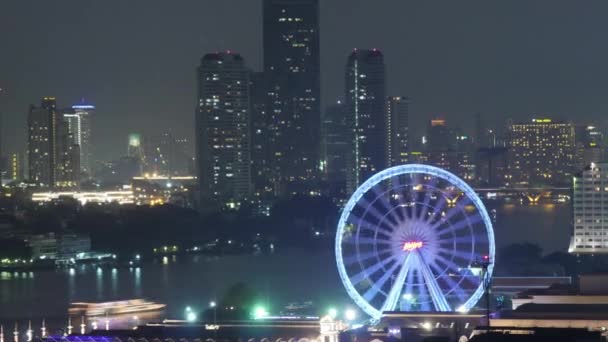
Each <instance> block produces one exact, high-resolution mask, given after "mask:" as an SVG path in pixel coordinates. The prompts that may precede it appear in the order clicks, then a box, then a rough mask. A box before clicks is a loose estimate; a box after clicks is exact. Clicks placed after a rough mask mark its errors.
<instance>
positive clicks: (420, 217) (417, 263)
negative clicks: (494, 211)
mask: <svg viewBox="0 0 608 342" xmlns="http://www.w3.org/2000/svg"><path fill="white" fill-rule="evenodd" d="M402 175H414V176H413V179H412V182H411V183H408V184H406V185H407V186H409V187H412V189H413V190H412V192H420V193H422V194H424V196H425V198H424V201H420V202H419V201H418V200H417V199H403V201H401V200H400V201H401V202H400V203H401V204H400V206H401V208H405V209H404V210H410V211H413V209H410V208H412V206H413V207H414V208H422V209H421V210H420V211H419V212H415V213H414V214H411V213H410V214H408V215H410V216H408V217H409V218H412V215H413V216H415V217H413V218H414V219H416V220H417V221H416V222H418V223H419V224H420V225H421V226H420V227H418V228H411V230H408V231H406V232H407V233H408V234H411V235H416V236H413V238H415V240H416V241H418V239H420V241H423V240H424V239H425V238H429V239H430V240H431V242H433V241H435V242H436V241H444V240H447V239H448V238H447V237H444V236H448V234H447V233H449V236H454V234H453V233H454V232H455V231H458V230H461V229H465V228H469V227H471V226H473V225H476V224H478V223H479V224H483V226H481V227H483V228H482V229H483V233H482V232H479V233H475V234H474V233H473V231H470V232H469V233H467V234H465V236H464V237H461V236H458V238H456V237H452V238H450V239H451V240H450V241H452V242H453V243H454V244H457V243H460V244H461V243H463V242H467V241H473V245H476V244H477V241H479V243H484V247H486V246H487V249H488V251H487V252H488V257H489V259H490V260H492V263H491V264H490V265H489V266H488V270H487V273H486V274H485V278H486V279H489V278H490V277H491V275H492V271H493V268H494V260H495V242H494V231H493V228H492V223H491V220H490V217H489V215H488V213H487V211H486V209H485V206H484V205H483V203H482V202H481V200H480V199H479V197H478V196H477V194H476V193H475V191H474V190H473V189H472V188H471V187H470V186H469V185H468V184H466V183H465V182H464V181H463V180H461V179H460V178H458V177H457V176H455V175H454V174H452V173H450V172H448V171H445V170H442V169H440V168H437V167H433V166H429V165H421V164H407V165H400V166H395V167H392V168H389V169H386V170H384V171H381V172H379V173H377V174H375V175H374V176H372V177H371V178H369V179H368V180H367V181H366V182H364V183H363V184H362V185H361V186H360V187H359V188H358V189H357V190H356V191H355V193H354V194H353V195H352V196H351V198H350V199H349V201H348V202H347V203H346V205H345V207H344V210H343V211H342V214H341V216H340V220H339V223H338V230H337V235H336V243H335V253H336V260H337V264H338V272H339V275H340V279H341V280H342V283H343V284H344V286H345V288H346V291H347V293H348V294H349V296H350V297H351V298H352V299H353V300H354V302H355V303H356V304H357V305H358V306H359V307H360V308H361V309H362V310H363V311H364V312H365V313H367V314H368V315H369V316H371V317H372V318H373V319H375V320H377V319H379V318H380V317H381V316H382V311H385V310H386V311H389V310H395V309H396V308H398V307H399V304H398V303H399V302H400V299H405V300H404V302H402V304H401V305H403V306H404V307H405V308H406V309H408V310H409V309H410V308H411V306H412V305H413V304H417V305H420V308H421V309H422V310H432V308H431V307H432V306H434V308H435V310H437V311H468V310H470V309H471V308H473V307H474V306H475V304H476V303H477V302H478V301H479V299H481V297H482V296H483V293H484V286H483V283H484V282H483V281H480V283H479V285H478V286H477V288H476V289H475V288H473V289H474V292H473V293H472V294H471V292H468V293H467V292H466V291H464V290H463V288H462V287H460V284H459V282H456V281H455V280H453V279H451V278H450V276H446V275H445V274H444V273H442V274H439V275H437V274H438V273H439V272H438V271H437V269H438V266H437V265H436V264H434V263H433V262H429V260H438V261H440V262H441V263H443V264H445V265H447V266H446V267H449V268H455V266H458V263H456V262H454V261H453V259H452V260H448V259H446V258H445V257H444V256H442V254H443V255H450V254H449V253H452V255H453V257H455V258H461V259H462V258H465V257H468V258H470V257H471V256H472V255H475V253H479V252H478V250H477V249H473V250H471V251H463V250H460V249H458V250H457V249H454V250H451V249H450V250H447V249H446V248H445V247H444V246H441V245H439V244H435V245H433V244H432V243H431V244H429V246H428V248H427V245H426V244H421V245H420V248H416V249H411V250H403V246H404V245H403V240H401V241H399V243H397V242H395V241H396V239H395V238H394V237H393V236H392V235H391V234H392V233H393V232H394V231H397V228H394V229H393V228H391V230H389V231H388V233H387V232H386V231H383V232H381V234H385V236H388V237H387V238H385V240H384V241H382V239H379V238H377V237H369V236H370V235H363V236H359V235H360V234H359V229H361V230H365V229H367V230H368V231H370V232H374V231H375V232H376V233H375V234H378V227H379V226H380V223H378V222H374V223H370V222H369V221H366V220H365V215H367V214H369V216H370V217H376V218H378V217H380V218H382V220H386V222H387V223H386V224H389V225H395V224H396V223H395V221H399V220H395V217H396V212H391V210H389V209H387V208H393V205H392V204H391V202H390V200H388V199H387V198H388V196H386V195H388V194H389V191H390V189H391V187H393V188H394V187H396V185H395V183H399V181H400V179H399V176H402ZM429 176H430V177H429ZM416 177H418V178H416ZM423 179H424V180H429V179H431V181H428V182H424V181H422V180H423ZM437 180H441V181H443V182H445V183H448V184H449V185H451V186H453V187H454V188H455V189H457V191H459V192H461V193H462V194H463V197H462V198H461V199H458V201H457V202H456V201H455V200H454V201H453V202H454V203H452V205H448V206H446V204H447V199H446V196H447V195H445V196H441V195H440V196H437V197H438V198H435V197H433V201H434V202H431V198H430V197H431V195H432V194H433V192H435V193H439V194H442V193H444V192H443V191H442V190H443V189H441V188H438V187H436V185H437V184H436V181H437ZM387 181H388V182H391V184H392V185H391V186H389V190H386V188H384V187H381V186H378V187H376V186H377V185H378V184H381V183H382V182H387ZM402 185H403V184H402ZM418 187H419V188H418ZM425 189H426V190H425ZM428 189H431V190H430V191H429V190H428ZM366 194H372V195H373V196H375V199H374V200H373V201H370V199H369V198H370V197H371V196H369V195H368V196H365V195H366ZM450 198H453V197H450ZM376 200H377V201H378V202H376V203H377V204H378V205H377V207H385V208H383V209H385V210H387V212H383V211H382V210H379V209H378V208H377V207H376V206H375V205H373V202H374V201H376ZM451 202H452V201H451ZM408 205H409V207H407V206H408ZM404 206H405V207H404ZM473 206H474V208H475V209H476V211H475V215H469V214H466V215H464V208H465V207H467V208H468V207H473ZM355 207H358V208H362V209H363V210H361V211H364V212H363V213H361V211H359V212H358V213H356V214H355V213H353V210H354V209H355ZM427 207H429V208H430V209H429V208H427ZM444 209H445V210H444ZM351 214H352V215H353V216H352V217H353V218H354V220H355V221H354V222H355V223H353V221H350V222H349V218H351ZM461 214H463V215H464V218H460V221H457V222H451V220H452V219H453V218H454V220H455V221H456V219H457V218H459V216H458V215H461ZM403 222H404V221H401V223H403ZM443 222H449V224H447V225H445V226H442V224H443ZM355 227H356V228H355ZM439 227H443V228H441V231H438V229H439ZM411 231H414V233H411ZM433 234H435V235H433ZM345 236H348V239H345V238H344V237H345ZM354 236H356V238H354ZM391 238H393V240H391ZM407 238H408V240H405V241H410V240H409V238H412V237H411V236H410V237H407ZM343 239H344V240H343ZM433 239H434V240H433ZM467 239H468V240H467ZM344 241H345V242H344ZM390 241H393V242H390ZM411 241H414V240H411ZM343 242H344V243H351V244H355V245H357V246H360V245H362V244H363V245H368V246H373V245H375V246H376V247H378V246H379V244H380V247H382V244H388V245H389V247H384V248H387V249H384V250H385V251H386V250H388V251H389V252H385V253H388V254H385V255H384V256H383V257H382V258H378V253H379V252H378V249H374V251H372V252H357V254H356V255H355V256H354V257H353V256H351V255H347V256H344V254H343ZM391 243H392V245H391ZM390 246H397V247H396V248H395V250H398V251H399V252H398V253H397V252H393V249H391V248H393V247H390ZM416 246H418V245H416ZM376 247H375V248H376ZM448 252H449V253H448ZM446 253H447V254H446ZM410 256H411V257H410ZM426 257H428V259H427V258H426ZM373 258H375V259H376V260H375V261H374V262H375V264H374V263H371V260H370V259H373ZM362 260H363V261H365V262H366V266H365V267H363V265H361V268H357V269H356V271H357V272H358V273H356V274H349V273H348V272H347V270H346V266H345V263H346V264H347V265H349V266H350V265H353V263H355V262H359V263H361V261H362ZM367 260H370V262H368V261H367ZM359 270H360V272H359ZM410 270H413V271H415V272H413V271H412V272H410ZM379 272H381V273H379ZM395 273H398V276H397V277H394V276H393V274H395ZM414 273H415V274H416V277H417V278H419V280H418V281H420V279H423V280H424V281H423V283H424V285H423V286H420V289H419V293H418V294H417V295H416V298H430V299H432V302H430V303H429V301H428V300H427V301H426V302H425V301H421V302H420V303H415V302H416V301H414V300H409V299H410V296H413V295H412V289H413V287H412V283H413V282H414V280H413V278H414ZM373 274H378V275H377V277H380V278H377V279H376V280H372V278H370V276H371V275H373ZM438 277H441V278H440V279H442V280H443V284H449V286H450V288H451V291H450V292H451V293H450V292H446V291H447V290H446V289H444V288H442V286H440V285H439V284H440V283H439V282H438V279H439V278H438ZM365 279H368V280H367V281H369V282H371V283H370V285H371V286H369V287H368V288H367V289H366V291H365V292H364V293H363V292H362V293H359V291H357V289H356V288H355V285H356V284H357V283H358V282H360V281H363V280H365ZM389 280H390V281H391V283H390V284H391V291H389V292H388V293H387V292H386V291H385V290H383V288H385V286H386V285H387V284H388V281H389ZM394 284H397V285H396V286H395V285H394ZM404 285H405V286H404ZM473 289H472V290H471V291H473ZM404 293H405V295H404ZM378 294H382V295H383V296H386V300H385V301H384V304H383V305H382V307H379V306H374V305H375V304H374V305H372V304H371V300H372V299H374V298H375V297H376V295H378ZM448 295H450V296H452V298H457V300H458V302H457V303H456V304H455V305H453V307H452V305H451V304H450V302H449V301H448ZM404 296H406V298H404ZM451 300H453V299H450V301H451Z"/></svg>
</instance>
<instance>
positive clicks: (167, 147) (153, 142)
mask: <svg viewBox="0 0 608 342" xmlns="http://www.w3.org/2000/svg"><path fill="white" fill-rule="evenodd" d="M172 147H173V136H172V135H171V133H167V132H165V133H162V134H155V135H146V136H144V139H143V151H144V173H147V174H155V175H163V176H168V175H170V174H171V157H170V156H171V149H172Z"/></svg>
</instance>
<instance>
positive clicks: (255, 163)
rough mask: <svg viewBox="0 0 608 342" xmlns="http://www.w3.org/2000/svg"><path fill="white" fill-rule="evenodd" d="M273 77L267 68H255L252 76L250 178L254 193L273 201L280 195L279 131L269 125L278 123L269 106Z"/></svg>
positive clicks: (259, 197)
mask: <svg viewBox="0 0 608 342" xmlns="http://www.w3.org/2000/svg"><path fill="white" fill-rule="evenodd" d="M269 81H270V77H268V74H267V73H265V72H252V73H251V80H250V95H251V179H252V182H253V194H254V197H256V198H258V199H260V200H264V201H271V200H272V199H273V198H275V197H276V196H277V195H279V194H278V193H277V192H276V191H277V190H278V186H275V180H276V179H275V178H274V177H275V175H274V174H273V166H275V165H276V163H275V162H274V158H273V155H272V154H273V147H274V146H275V145H274V144H275V143H276V138H277V135H276V134H275V132H272V134H271V131H270V128H271V127H273V128H276V127H277V126H276V125H275V124H273V123H271V122H270V112H269V110H268V108H269V106H271V105H272V94H271V93H270V92H269V89H270V85H269Z"/></svg>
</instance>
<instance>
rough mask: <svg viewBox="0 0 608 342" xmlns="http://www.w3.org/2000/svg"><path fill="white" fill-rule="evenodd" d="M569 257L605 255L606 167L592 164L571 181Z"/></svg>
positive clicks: (607, 236)
mask: <svg viewBox="0 0 608 342" xmlns="http://www.w3.org/2000/svg"><path fill="white" fill-rule="evenodd" d="M573 195H574V198H573V201H572V205H573V214H574V234H573V236H572V239H571V242H570V248H569V249H568V250H569V252H570V253H576V254H579V253H607V252H608V163H597V164H596V163H591V164H590V165H589V166H588V167H586V168H585V169H584V170H583V172H582V173H580V174H578V175H576V176H575V177H574V181H573Z"/></svg>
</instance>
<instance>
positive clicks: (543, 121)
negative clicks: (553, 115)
mask: <svg viewBox="0 0 608 342" xmlns="http://www.w3.org/2000/svg"><path fill="white" fill-rule="evenodd" d="M532 122H534V123H551V122H552V120H551V119H532Z"/></svg>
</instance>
